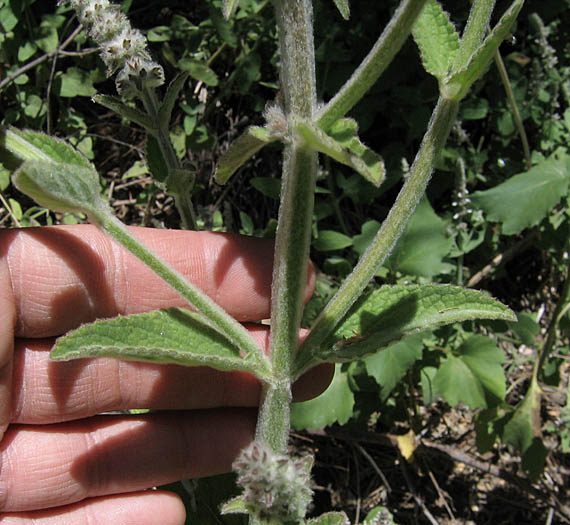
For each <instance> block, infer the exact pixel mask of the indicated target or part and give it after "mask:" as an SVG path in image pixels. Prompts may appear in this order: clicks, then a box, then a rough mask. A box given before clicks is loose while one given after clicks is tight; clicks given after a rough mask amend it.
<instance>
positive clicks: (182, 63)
mask: <svg viewBox="0 0 570 525" xmlns="http://www.w3.org/2000/svg"><path fill="white" fill-rule="evenodd" d="M178 67H179V68H180V69H181V70H182V71H188V72H189V73H190V76H191V77H192V78H194V79H195V80H201V81H202V82H204V84H206V85H207V86H212V87H214V86H217V85H218V82H219V81H218V75H216V73H215V71H214V70H213V69H210V68H209V67H208V66H207V65H206V64H204V63H203V62H200V61H199V60H192V59H191V58H183V59H181V60H179V61H178Z"/></svg>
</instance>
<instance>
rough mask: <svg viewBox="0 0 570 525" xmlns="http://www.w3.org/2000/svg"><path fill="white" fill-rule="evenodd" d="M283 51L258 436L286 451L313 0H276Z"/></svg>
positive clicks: (307, 179) (303, 241)
mask: <svg viewBox="0 0 570 525" xmlns="http://www.w3.org/2000/svg"><path fill="white" fill-rule="evenodd" d="M274 3H275V12H276V18H277V24H278V31H279V43H280V50H281V86H282V92H283V102H284V111H285V114H286V115H287V118H288V122H289V129H290V137H289V144H288V145H287V146H286V147H285V151H284V154H283V185H282V189H281V202H280V206H279V225H278V227H277V234H276V240H275V258H274V260H275V264H274V270H273V284H272V292H271V293H272V304H271V336H270V356H271V362H272V367H273V376H274V378H275V380H276V383H275V384H273V385H265V387H264V390H263V393H262V400H261V407H260V413H259V418H258V423H257V430H256V438H257V439H258V440H260V441H262V442H263V443H265V444H266V445H267V446H269V447H270V448H271V449H272V450H273V451H275V452H277V453H280V454H284V453H286V451H287V440H288V435H289V425H290V423H289V411H290V402H291V362H292V359H293V355H294V353H295V351H296V349H297V346H298V343H297V341H298V331H299V326H300V324H301V315H302V304H303V295H304V290H305V285H306V282H307V266H308V262H309V245H310V240H311V221H312V215H313V204H314V191H315V184H316V173H317V154H316V153H315V152H314V151H312V150H311V149H310V148H308V147H307V146H305V144H304V143H303V141H302V140H301V139H300V138H299V137H297V136H296V133H295V128H296V126H295V122H296V119H298V118H304V119H312V118H313V113H314V110H315V107H316V82H315V59H314V44H313V28H312V1H311V0H275V2H274Z"/></svg>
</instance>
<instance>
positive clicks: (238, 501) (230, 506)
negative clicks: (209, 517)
mask: <svg viewBox="0 0 570 525" xmlns="http://www.w3.org/2000/svg"><path fill="white" fill-rule="evenodd" d="M220 514H222V515H224V514H249V510H248V508H247V503H246V502H245V500H244V499H243V497H242V496H238V497H236V498H232V499H231V500H229V501H228V502H226V503H224V504H223V505H222V508H221V509H220Z"/></svg>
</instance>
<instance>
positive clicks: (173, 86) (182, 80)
mask: <svg viewBox="0 0 570 525" xmlns="http://www.w3.org/2000/svg"><path fill="white" fill-rule="evenodd" d="M189 76H190V73H188V72H185V73H180V74H179V75H177V76H176V77H175V78H174V80H173V81H172V82H171V83H170V84H169V86H168V89H167V90H166V95H164V100H163V101H162V104H161V105H160V109H159V112H158V117H159V120H160V122H161V123H162V125H164V126H166V127H168V124H169V123H170V119H171V117H172V110H173V109H174V104H176V101H177V100H178V96H179V95H180V92H181V91H182V89H183V88H184V84H186V81H187V80H188V77H189Z"/></svg>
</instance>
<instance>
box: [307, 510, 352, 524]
mask: <svg viewBox="0 0 570 525" xmlns="http://www.w3.org/2000/svg"><path fill="white" fill-rule="evenodd" d="M307 525H350V520H349V519H348V516H347V515H346V514H345V513H344V512H326V513H325V514H321V515H320V516H319V517H317V518H312V519H310V520H308V521H307Z"/></svg>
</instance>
